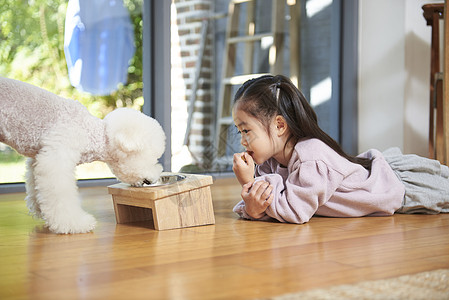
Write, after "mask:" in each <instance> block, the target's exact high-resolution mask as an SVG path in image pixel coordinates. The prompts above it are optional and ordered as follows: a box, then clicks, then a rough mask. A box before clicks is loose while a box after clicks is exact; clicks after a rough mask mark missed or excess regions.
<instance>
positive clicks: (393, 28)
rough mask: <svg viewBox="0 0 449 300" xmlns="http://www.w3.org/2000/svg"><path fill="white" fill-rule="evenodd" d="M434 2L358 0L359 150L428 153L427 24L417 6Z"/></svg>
mask: <svg viewBox="0 0 449 300" xmlns="http://www.w3.org/2000/svg"><path fill="white" fill-rule="evenodd" d="M436 2H444V1H443V0H434V1H425V0H360V2H359V9H360V11H359V134H358V137H359V145H358V147H359V152H362V151H365V150H367V149H370V148H377V149H379V150H385V149H386V148H388V147H393V146H398V147H399V148H401V149H402V150H403V151H404V153H416V154H419V155H423V156H427V154H428V144H427V142H428V128H429V127H428V120H429V119H428V118H429V107H428V106H429V78H430V74H429V73H430V32H431V29H430V26H427V25H426V21H425V19H424V17H423V15H422V8H421V7H422V5H424V4H426V3H436Z"/></svg>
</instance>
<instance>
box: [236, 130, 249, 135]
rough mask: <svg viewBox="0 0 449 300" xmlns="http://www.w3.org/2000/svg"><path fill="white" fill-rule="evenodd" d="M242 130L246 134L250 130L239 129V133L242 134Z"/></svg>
mask: <svg viewBox="0 0 449 300" xmlns="http://www.w3.org/2000/svg"><path fill="white" fill-rule="evenodd" d="M242 132H243V133H244V134H248V132H249V130H247V129H243V130H241V131H240V130H239V131H238V134H242Z"/></svg>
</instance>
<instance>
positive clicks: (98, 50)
mask: <svg viewBox="0 0 449 300" xmlns="http://www.w3.org/2000/svg"><path fill="white" fill-rule="evenodd" d="M134 51H135V47H134V30H133V25H132V23H131V20H130V17H129V12H128V10H127V8H126V7H124V5H123V2H122V0H69V3H68V7H67V14H66V21H65V34H64V52H65V57H66V61H67V67H68V70H69V79H70V83H71V84H72V85H73V86H74V87H76V88H77V89H78V90H80V91H84V92H89V93H91V94H94V95H109V94H110V93H111V92H113V91H115V90H116V89H117V85H118V84H119V83H123V84H125V83H126V81H127V75H128V65H129V61H130V59H131V58H132V57H133V55H134Z"/></svg>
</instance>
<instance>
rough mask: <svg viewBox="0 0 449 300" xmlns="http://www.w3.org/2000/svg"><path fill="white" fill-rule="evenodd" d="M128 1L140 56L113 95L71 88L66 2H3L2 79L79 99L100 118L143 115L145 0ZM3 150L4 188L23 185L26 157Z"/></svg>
mask: <svg viewBox="0 0 449 300" xmlns="http://www.w3.org/2000/svg"><path fill="white" fill-rule="evenodd" d="M123 2H124V4H125V6H126V7H127V8H128V10H129V12H130V15H131V21H132V23H133V24H134V40H135V48H136V52H135V55H134V57H133V58H132V59H131V61H130V66H129V68H128V83H127V84H126V85H123V86H120V87H119V88H118V90H117V91H115V92H113V93H112V94H111V95H108V96H93V95H90V94H88V93H83V92H79V91H77V90H76V89H75V88H74V87H73V86H71V84H70V81H69V77H68V70H67V64H66V60H65V56H64V24H65V15H66V10H67V3H68V1H67V0H0V29H1V30H0V76H3V77H8V78H13V79H17V80H20V81H24V82H28V83H31V84H34V85H36V86H39V87H41V88H43V89H46V90H48V91H50V92H53V93H55V94H57V95H60V96H62V97H65V98H70V99H75V100H78V101H80V102H81V103H82V104H83V105H85V106H86V107H87V109H88V110H89V111H90V113H92V114H93V115H94V116H96V117H99V118H103V117H104V116H105V115H106V114H107V113H109V112H110V111H112V110H113V109H115V108H116V107H133V108H135V109H138V110H140V109H141V107H142V105H143V83H142V30H143V26H142V8H143V0H124V1H123ZM1 146H2V145H0V183H2V182H16V181H23V174H22V173H23V170H24V157H22V156H20V155H18V154H17V153H16V152H15V151H11V150H10V149H9V148H6V149H4V147H1ZM2 150H3V151H2ZM87 172H89V171H87ZM79 177H80V178H89V177H90V176H89V175H82V174H81V175H80V176H79ZM93 177H95V176H93ZM100 177H101V176H100Z"/></svg>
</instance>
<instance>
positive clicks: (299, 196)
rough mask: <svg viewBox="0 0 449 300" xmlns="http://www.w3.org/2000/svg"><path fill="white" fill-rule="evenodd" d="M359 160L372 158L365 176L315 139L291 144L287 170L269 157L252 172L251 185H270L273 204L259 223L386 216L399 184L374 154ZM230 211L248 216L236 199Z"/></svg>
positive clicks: (398, 197)
mask: <svg viewBox="0 0 449 300" xmlns="http://www.w3.org/2000/svg"><path fill="white" fill-rule="evenodd" d="M359 156H361V157H368V158H371V157H374V160H373V163H372V168H371V172H369V171H368V170H366V169H365V168H363V167H362V166H361V165H359V164H355V163H351V162H349V161H348V160H347V159H345V158H343V157H341V156H340V155H339V154H337V153H336V152H335V151H334V150H332V149H331V148H330V147H329V146H327V145H326V144H324V143H323V142H322V141H320V140H318V139H309V140H305V141H301V142H299V143H297V144H296V146H295V149H294V151H293V155H292V157H291V159H290V162H289V164H288V166H287V168H285V167H281V166H280V165H279V163H278V162H277V161H276V160H274V159H270V160H268V161H266V162H265V163H263V164H261V165H260V166H257V168H256V181H257V180H265V181H267V182H269V183H270V184H271V185H272V186H273V187H274V189H273V193H274V200H273V202H272V203H271V205H270V206H269V207H268V208H267V210H266V211H265V213H266V215H265V216H264V217H262V218H261V219H265V220H266V219H270V218H274V219H277V220H278V221H280V222H288V223H298V224H301V223H305V222H308V221H309V219H310V218H311V217H312V216H313V215H314V214H316V215H320V216H328V217H361V216H368V215H370V216H388V215H392V214H394V212H395V211H396V210H398V209H399V208H400V207H401V205H402V201H403V198H404V193H405V189H404V185H403V183H402V182H401V181H400V180H399V179H398V178H397V176H396V175H395V173H394V172H393V170H392V169H391V167H390V165H389V164H388V163H387V162H386V161H385V159H384V157H383V156H382V154H381V153H380V152H379V151H378V150H369V151H367V152H365V153H362V154H360V155H359ZM234 212H236V213H237V214H239V215H240V216H241V217H243V218H247V219H253V218H251V217H250V216H249V215H248V214H247V213H246V211H245V203H244V202H243V201H240V202H239V203H238V204H237V205H236V206H235V207H234Z"/></svg>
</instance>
